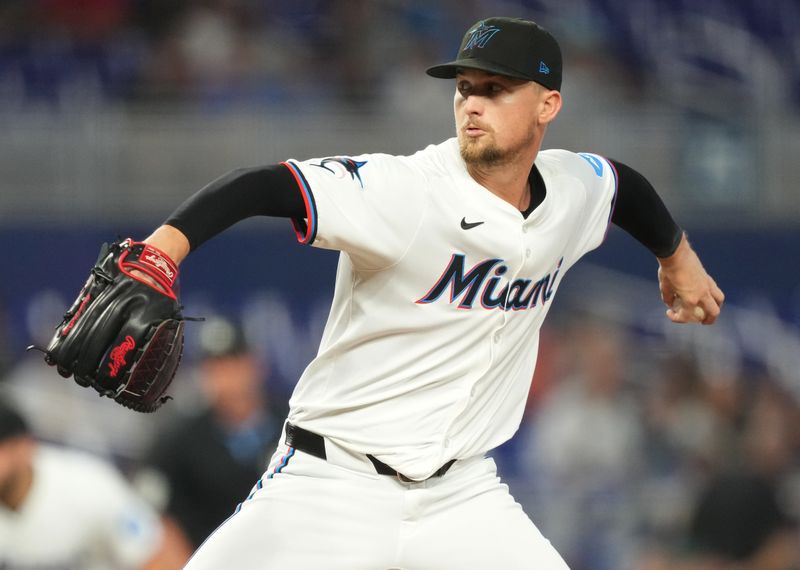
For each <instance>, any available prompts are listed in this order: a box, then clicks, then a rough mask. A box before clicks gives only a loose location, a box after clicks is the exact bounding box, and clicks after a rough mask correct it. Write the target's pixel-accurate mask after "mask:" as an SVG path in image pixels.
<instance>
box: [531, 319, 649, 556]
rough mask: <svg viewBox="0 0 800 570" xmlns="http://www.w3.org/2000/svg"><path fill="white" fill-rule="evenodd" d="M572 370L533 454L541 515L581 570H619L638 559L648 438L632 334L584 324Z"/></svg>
mask: <svg viewBox="0 0 800 570" xmlns="http://www.w3.org/2000/svg"><path fill="white" fill-rule="evenodd" d="M565 339H570V341H571V344H570V347H569V349H568V351H569V353H570V357H571V364H572V366H571V369H570V370H567V371H566V372H565V374H564V375H563V376H562V377H561V378H559V380H558V382H557V384H555V385H554V386H552V387H551V388H550V391H549V392H548V394H547V396H546V397H545V398H546V399H545V401H543V402H541V403H540V407H539V409H538V414H537V416H536V417H535V419H534V420H533V423H532V424H531V425H530V430H531V434H530V436H529V441H530V447H529V449H527V450H526V453H527V457H528V463H529V466H530V470H529V473H528V478H529V479H530V484H531V485H532V486H533V487H534V488H536V489H537V492H536V493H534V498H533V506H532V507H531V508H532V509H534V510H533V512H534V513H541V514H540V515H539V519H540V520H541V522H540V525H541V526H542V531H543V533H544V534H545V535H546V536H548V537H549V538H550V540H551V541H552V542H553V544H554V545H555V546H556V548H557V549H558V550H559V552H561V553H563V556H564V559H565V560H566V561H567V564H569V566H570V568H572V569H574V570H619V569H621V568H626V567H629V566H630V564H631V558H632V557H633V555H634V553H635V552H636V548H635V544H636V542H635V538H636V535H635V533H636V530H637V522H638V516H639V513H638V511H637V505H638V498H639V485H640V483H641V471H642V465H643V460H644V457H643V447H642V443H643V433H642V428H641V425H640V418H639V412H638V410H637V406H636V402H635V400H634V399H633V397H632V394H631V393H630V381H629V378H628V375H629V373H630V371H629V370H628V368H627V360H626V356H627V354H628V353H629V351H627V350H625V345H626V341H625V334H624V332H623V331H622V330H621V329H619V328H617V327H615V326H614V325H612V324H610V323H602V322H600V321H596V320H594V319H592V318H591V317H588V316H587V317H585V318H581V319H578V320H576V321H575V322H574V323H573V325H572V327H571V331H570V334H569V335H567V336H566V337H565Z"/></svg>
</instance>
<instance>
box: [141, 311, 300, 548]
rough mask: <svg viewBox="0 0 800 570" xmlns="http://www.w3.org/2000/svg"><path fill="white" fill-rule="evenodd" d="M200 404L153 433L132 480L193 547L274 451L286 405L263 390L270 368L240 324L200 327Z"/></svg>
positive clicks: (222, 321) (224, 516)
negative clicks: (251, 344) (283, 406)
mask: <svg viewBox="0 0 800 570" xmlns="http://www.w3.org/2000/svg"><path fill="white" fill-rule="evenodd" d="M198 342H199V350H200V362H199V366H198V370H197V376H198V378H197V379H198V380H199V386H200V388H201V392H202V395H203V398H202V403H201V405H200V406H199V407H198V409H195V410H192V411H189V412H188V413H185V414H183V415H182V416H181V417H178V418H175V420H174V422H173V424H172V425H171V426H168V427H167V428H166V429H164V430H163V433H162V434H160V435H159V437H158V438H156V439H155V441H154V445H153V448H152V450H151V451H150V452H149V454H148V455H147V456H146V457H145V458H144V461H143V463H144V467H143V468H142V469H141V471H140V472H139V474H138V475H137V477H136V479H137V481H138V482H139V484H140V488H144V489H145V491H144V492H145V494H148V491H147V490H148V489H149V490H150V492H149V494H150V495H151V496H152V497H153V500H154V501H156V502H157V503H161V505H162V506H163V511H164V514H165V517H166V520H167V524H168V525H170V526H171V528H174V529H175V530H177V531H179V532H181V533H182V534H183V535H184V540H185V543H186V544H187V545H188V548H189V550H190V551H194V550H195V549H196V548H197V547H198V546H200V544H201V543H202V542H203V540H205V538H206V537H207V536H208V535H209V534H211V532H212V531H213V530H214V529H215V528H216V527H217V526H219V525H220V523H222V522H223V521H224V520H225V519H227V518H228V517H229V516H230V515H231V514H233V512H234V510H235V509H236V506H237V504H239V503H240V502H241V501H243V500H244V499H245V498H246V497H247V495H248V494H249V492H250V491H251V489H252V488H253V485H255V483H256V481H258V479H259V477H260V476H261V474H262V473H263V472H264V470H265V469H266V465H267V462H268V460H269V458H270V456H271V455H272V453H273V452H274V451H275V447H276V446H277V444H278V439H279V437H280V434H281V429H282V427H283V420H284V419H285V417H286V413H287V412H288V408H287V410H284V409H283V408H282V407H281V406H280V405H279V404H278V403H277V402H274V401H273V400H272V399H271V398H270V397H269V395H268V393H267V380H268V378H267V376H268V372H269V368H268V367H267V366H265V365H264V364H263V363H262V362H261V361H260V360H259V358H257V357H256V355H255V354H254V353H253V352H252V351H251V349H250V347H249V346H248V343H247V340H246V339H245V334H244V331H243V329H242V328H241V327H240V326H239V325H238V323H234V322H233V321H231V320H228V319H223V318H219V317H215V318H211V319H209V320H208V321H206V322H205V323H203V325H202V328H201V329H200V331H199V337H198Z"/></svg>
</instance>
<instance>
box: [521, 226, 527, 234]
mask: <svg viewBox="0 0 800 570" xmlns="http://www.w3.org/2000/svg"><path fill="white" fill-rule="evenodd" d="M522 233H523V234H527V233H528V226H522Z"/></svg>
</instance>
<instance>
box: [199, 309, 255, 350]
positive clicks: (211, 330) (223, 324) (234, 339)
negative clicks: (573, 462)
mask: <svg viewBox="0 0 800 570" xmlns="http://www.w3.org/2000/svg"><path fill="white" fill-rule="evenodd" d="M199 341H200V358H202V359H214V358H226V357H229V356H240V355H242V354H247V353H248V352H249V350H250V347H249V345H248V343H247V337H246V335H245V332H244V329H243V328H242V326H241V325H240V324H239V323H238V322H236V321H234V320H232V319H228V318H225V317H212V318H210V319H208V320H207V321H206V322H205V323H203V326H202V327H201V328H200V335H199Z"/></svg>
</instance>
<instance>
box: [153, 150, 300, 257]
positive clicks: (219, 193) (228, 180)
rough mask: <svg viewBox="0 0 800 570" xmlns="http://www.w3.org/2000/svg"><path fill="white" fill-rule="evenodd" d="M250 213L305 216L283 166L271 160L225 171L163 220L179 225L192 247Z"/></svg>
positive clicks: (298, 196)
mask: <svg viewBox="0 0 800 570" xmlns="http://www.w3.org/2000/svg"><path fill="white" fill-rule="evenodd" d="M251 216H277V217H282V218H296V219H302V218H305V216H306V208H305V204H304V202H303V197H302V195H301V193H300V190H299V188H298V187H297V182H296V181H295V179H294V176H293V175H292V173H291V172H290V171H289V169H288V168H287V167H286V166H283V165H281V164H275V165H271V166H258V167H254V168H240V169H237V170H234V171H232V172H229V173H228V174H225V175H224V176H222V177H220V178H218V179H217V180H215V181H213V182H211V183H210V184H208V185H207V186H205V187H204V188H202V189H201V190H199V191H198V192H197V193H195V194H194V195H193V196H191V197H190V198H188V199H187V200H186V201H185V202H183V204H181V205H180V206H178V208H177V209H176V210H175V211H174V212H173V213H172V214H170V216H169V217H168V218H167V220H166V221H165V222H164V223H165V224H167V225H170V226H173V227H175V228H177V229H179V230H180V231H181V232H182V233H183V234H184V235H185V236H186V238H187V239H188V240H189V245H190V247H191V249H192V251H194V250H195V249H197V248H198V247H200V245H201V244H203V243H204V242H206V241H207V240H209V239H210V238H212V237H214V236H215V235H217V234H218V233H220V232H222V231H223V230H225V229H227V228H229V227H230V226H232V225H233V224H235V223H236V222H239V221H241V220H244V219H245V218H249V217H251Z"/></svg>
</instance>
